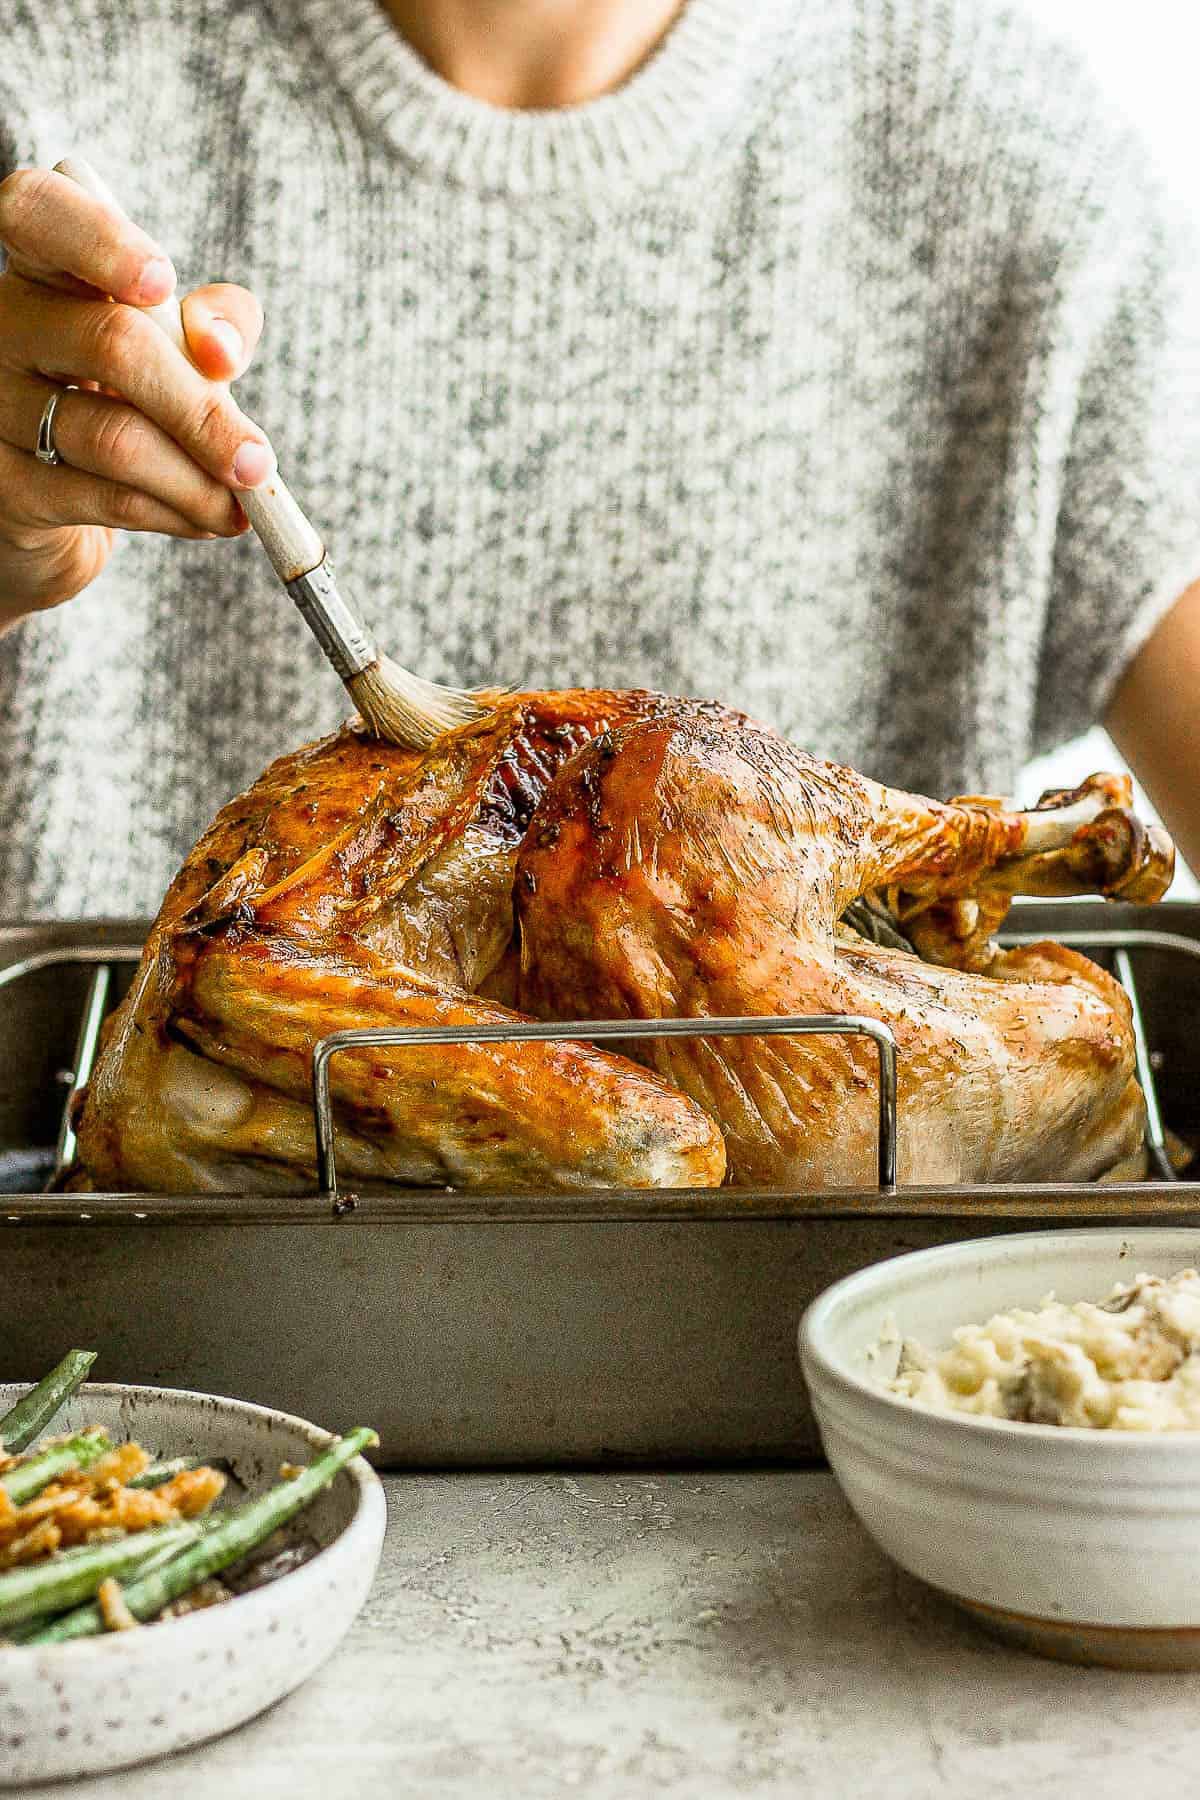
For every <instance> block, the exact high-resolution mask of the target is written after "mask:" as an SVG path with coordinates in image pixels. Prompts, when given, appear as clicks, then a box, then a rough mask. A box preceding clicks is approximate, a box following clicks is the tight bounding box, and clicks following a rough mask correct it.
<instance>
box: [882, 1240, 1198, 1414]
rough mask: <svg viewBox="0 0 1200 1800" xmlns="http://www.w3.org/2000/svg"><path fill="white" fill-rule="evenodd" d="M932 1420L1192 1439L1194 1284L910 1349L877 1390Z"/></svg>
mask: <svg viewBox="0 0 1200 1800" xmlns="http://www.w3.org/2000/svg"><path fill="white" fill-rule="evenodd" d="M885 1385H886V1387H887V1389H888V1391H889V1393H893V1394H900V1395H902V1396H903V1397H904V1398H905V1399H908V1400H911V1401H913V1402H914V1403H915V1404H916V1405H917V1406H924V1407H928V1408H930V1409H931V1410H932V1411H935V1412H956V1413H978V1414H981V1415H983V1416H985V1417H988V1418H994V1419H1023V1420H1026V1421H1030V1422H1033V1423H1035V1424H1040V1425H1090V1426H1095V1427H1097V1428H1099V1429H1101V1430H1104V1429H1109V1430H1112V1429H1117V1430H1122V1431H1194V1430H1198V1429H1200V1274H1197V1272H1196V1270H1195V1269H1184V1270H1182V1271H1181V1272H1180V1273H1179V1274H1178V1275H1172V1276H1171V1278H1170V1280H1167V1281H1164V1280H1163V1279H1162V1278H1161V1277H1160V1276H1158V1275H1139V1276H1138V1277H1137V1279H1136V1280H1135V1281H1133V1282H1131V1283H1130V1284H1129V1285H1128V1286H1127V1287H1123V1286H1121V1285H1120V1284H1119V1283H1118V1284H1117V1286H1115V1287H1114V1288H1113V1290H1112V1293H1111V1294H1110V1295H1109V1296H1108V1298H1107V1300H1100V1301H1097V1302H1095V1303H1093V1302H1092V1301H1089V1300H1078V1301H1076V1302H1075V1304H1074V1305H1073V1306H1066V1305H1064V1304H1063V1303H1062V1302H1061V1301H1058V1300H1056V1299H1055V1298H1054V1296H1053V1294H1050V1295H1047V1297H1046V1299H1045V1300H1044V1301H1043V1302H1042V1304H1041V1306H1040V1307H1038V1309H1037V1311H1036V1312H1026V1311H1023V1310H1021V1309H1020V1308H1015V1309H1014V1310H1013V1311H1012V1312H1008V1313H997V1314H996V1316H995V1318H993V1319H989V1320H988V1322H987V1324H986V1325H961V1326H959V1328H958V1330H957V1331H956V1332H955V1333H954V1342H953V1344H952V1345H951V1347H950V1348H949V1349H948V1350H943V1351H940V1352H938V1353H937V1354H932V1353H931V1352H929V1351H927V1350H925V1349H924V1348H923V1347H922V1346H921V1345H920V1344H919V1343H916V1342H914V1341H913V1340H911V1339H906V1340H905V1341H904V1342H903V1344H902V1346H901V1350H900V1361H899V1364H898V1366H897V1369H896V1374H895V1376H894V1377H893V1379H892V1380H891V1381H888V1382H887V1383H885Z"/></svg>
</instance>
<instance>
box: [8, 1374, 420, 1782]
mask: <svg viewBox="0 0 1200 1800" xmlns="http://www.w3.org/2000/svg"><path fill="white" fill-rule="evenodd" d="M23 1392H25V1387H24V1386H23V1385H20V1386H5V1385H4V1384H0V1414H2V1413H4V1412H6V1411H7V1409H8V1408H9V1407H10V1406H11V1405H12V1403H13V1402H14V1400H16V1399H18V1398H19V1396H20V1395H21V1394H22V1393H23ZM90 1424H97V1425H103V1426H104V1427H106V1429H107V1430H108V1431H109V1433H110V1435H111V1436H113V1437H120V1438H133V1439H136V1440H137V1441H138V1442H139V1443H142V1444H145V1445H146V1446H147V1448H149V1449H153V1450H155V1451H157V1452H159V1453H160V1454H161V1455H162V1456H212V1457H224V1458H225V1459H227V1460H228V1461H229V1462H230V1463H232V1465H233V1472H234V1474H235V1475H236V1476H237V1478H238V1480H239V1481H240V1482H242V1483H243V1484H244V1486H245V1487H246V1488H247V1489H248V1490H249V1492H250V1493H252V1494H253V1493H259V1492H261V1491H262V1490H263V1489H264V1488H267V1487H270V1486H271V1485H272V1483H273V1482H275V1481H276V1480H277V1479H278V1475H279V1464H280V1463H281V1462H301V1463H307V1462H311V1461H312V1459H313V1457H314V1456H315V1455H317V1454H318V1453H319V1452H320V1451H322V1450H324V1449H326V1448H327V1447H328V1445H329V1444H330V1443H331V1442H332V1438H331V1435H330V1433H329V1432H327V1431H321V1430H319V1429H318V1427H317V1426H315V1425H310V1424H308V1423H307V1421H306V1420H304V1419H296V1418H293V1417H292V1416H291V1415H290V1414H289V1413H280V1412H271V1411H269V1410H268V1409H267V1408H266V1407H263V1406H248V1405H246V1404H245V1403H243V1402H242V1401H240V1400H224V1399H218V1398H217V1397H216V1396H215V1395H213V1394H193V1393H188V1392H186V1391H181V1390H175V1389H171V1388H152V1387H125V1386H121V1385H118V1384H116V1383H89V1384H88V1385H86V1386H85V1387H83V1388H81V1389H80V1391H79V1393H78V1394H76V1395H75V1397H74V1398H73V1399H72V1400H71V1401H69V1402H68V1404H67V1405H66V1406H65V1407H64V1408H63V1409H62V1411H61V1412H60V1413H59V1414H58V1415H57V1416H56V1418H55V1420H54V1423H53V1425H52V1426H51V1428H50V1429H51V1430H53V1431H64V1430H70V1429H78V1428H80V1427H82V1426H84V1425H90ZM385 1510H386V1509H385V1503H384V1497H383V1489H382V1487H381V1486H380V1482H379V1478H378V1476H377V1475H376V1474H375V1472H374V1470H373V1469H372V1468H371V1467H370V1465H369V1464H368V1463H366V1462H364V1461H363V1459H362V1458H361V1457H356V1458H355V1459H354V1461H353V1462H351V1463H349V1464H347V1466H346V1467H345V1468H344V1469H342V1470H340V1471H339V1473H338V1474H337V1476H336V1477H335V1478H334V1480H333V1482H332V1483H331V1485H330V1486H329V1487H328V1488H327V1489H326V1490H325V1491H324V1493H322V1494H318V1495H317V1497H316V1499H315V1500H313V1502H312V1504H311V1505H310V1506H309V1507H307V1508H306V1509H305V1511H304V1512H303V1513H301V1514H300V1516H299V1519H298V1521H297V1529H298V1530H300V1531H302V1532H303V1533H304V1534H305V1535H306V1536H311V1537H313V1538H315V1539H316V1541H317V1543H318V1544H319V1545H320V1546H321V1549H320V1551H319V1552H318V1554H317V1555H316V1556H314V1557H313V1558H312V1559H311V1560H310V1561H309V1562H307V1563H304V1564H302V1565H301V1566H300V1567H299V1568H298V1569H294V1570H292V1571H291V1573H290V1574H287V1575H281V1576H280V1577H279V1578H278V1579H277V1580H275V1581H272V1582H268V1583H267V1584H265V1585H264V1586H263V1587H260V1588H255V1589H253V1590H252V1591H251V1592H249V1593H247V1594H240V1595H238V1596H237V1597H236V1598H235V1599H233V1600H229V1601H227V1602H225V1603H224V1604H223V1605H221V1606H214V1607H210V1608H208V1609H206V1610H204V1611H201V1612H196V1613H191V1614H189V1615H188V1616H186V1617H185V1618H182V1619H171V1620H166V1621H164V1622H163V1623H162V1624H161V1625H153V1626H147V1627H146V1628H145V1629H143V1630H141V1631H122V1632H114V1633H112V1634H111V1635H109V1636H106V1637H101V1638H84V1639H80V1640H78V1641H76V1642H75V1643H70V1644H56V1645H47V1646H45V1647H44V1648H42V1649H37V1650H35V1649H32V1648H30V1649H21V1648H19V1647H14V1648H8V1649H0V1786H5V1787H13V1786H17V1787H19V1786H22V1785H24V1784H25V1783H27V1782H33V1781H47V1780H50V1779H51V1778H53V1777H62V1776H67V1775H78V1774H83V1773H96V1772H98V1771H100V1770H103V1769H118V1768H123V1767H125V1766H126V1765H127V1764H129V1763H134V1762H141V1761H143V1760H145V1759H146V1758H148V1757H152V1756H162V1755H163V1754H164V1753H165V1752H166V1751H168V1750H180V1749H183V1748H184V1747H185V1746H186V1745H189V1744H198V1743H201V1742H202V1741H203V1740H204V1739H205V1738H211V1737H216V1736H218V1735H219V1734H220V1733H221V1732H223V1731H228V1730H230V1728H231V1727H232V1726H234V1725H240V1724H241V1723H242V1722H243V1721H244V1720H246V1719H249V1718H252V1717H253V1716H254V1714H255V1713H259V1712H262V1711H263V1709H264V1708H265V1707H267V1706H270V1705H271V1704H272V1702H273V1701H276V1700H279V1699H281V1698H282V1697H283V1695H284V1694H287V1693H290V1692H291V1691H292V1689H293V1688H295V1687H298V1686H299V1685H300V1683H301V1682H302V1681H304V1680H306V1679H307V1678H308V1676H309V1675H311V1674H312V1673H313V1671H314V1670H315V1669H317V1668H319V1666H320V1665H321V1663H323V1662H324V1661H325V1659H326V1657H327V1656H329V1654H330V1652H331V1651H332V1650H333V1649H334V1648H335V1647H336V1645H337V1644H338V1642H339V1641H340V1639H341V1638H342V1637H343V1635H344V1634H345V1632H346V1630H347V1628H348V1627H349V1625H350V1623H351V1621H352V1619H353V1618H354V1616H355V1614H356V1613H357V1612H358V1611H359V1608H360V1607H361V1606H362V1603H363V1601H364V1600H365V1599H366V1596H367V1591H368V1589H369V1588H370V1585H371V1580H372V1578H373V1576H374V1573H375V1569H376V1566H377V1564H378V1561H379V1551H380V1547H381V1545H382V1543H383V1528H384V1519H385ZM164 1780H165V1781H166V1783H167V1787H168V1788H169V1786H170V1778H169V1777H166V1776H164Z"/></svg>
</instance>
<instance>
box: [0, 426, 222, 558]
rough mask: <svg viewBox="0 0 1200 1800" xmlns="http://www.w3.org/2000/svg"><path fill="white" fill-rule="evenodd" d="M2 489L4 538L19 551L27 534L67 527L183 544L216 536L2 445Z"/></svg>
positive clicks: (169, 511) (147, 501) (106, 484)
mask: <svg viewBox="0 0 1200 1800" xmlns="http://www.w3.org/2000/svg"><path fill="white" fill-rule="evenodd" d="M0 489H3V491H4V494H5V505H4V520H3V522H2V523H0V538H8V539H9V541H11V542H13V543H14V544H17V545H18V546H20V543H21V540H22V538H23V537H24V536H25V535H26V534H28V535H30V536H33V535H34V534H37V533H39V532H45V531H51V530H54V529H55V528H56V527H60V526H64V525H71V526H79V525H105V526H108V527H109V529H111V530H117V531H159V532H165V533H166V534H167V535H168V536H169V537H181V538H204V537H211V536H212V535H213V534H212V533H211V532H207V531H202V530H201V529H200V528H199V527H198V526H197V525H195V524H194V523H193V521H192V520H191V519H187V518H185V517H184V516H183V514H182V513H178V512H176V511H175V510H174V508H173V507H170V506H165V505H164V504H163V502H162V501H161V500H156V499H155V498H154V497H153V495H151V494H145V493H142V492H141V491H140V490H139V489H138V488H133V487H126V486H123V485H122V484H121V483H120V482H116V481H104V480H100V479H98V478H97V477H96V476H95V475H85V474H83V473H82V472H81V471H80V470H78V469H72V468H70V467H69V466H68V465H67V464H66V463H60V464H59V465H58V467H57V468H48V467H47V466H46V464H45V463H40V462H38V461H37V460H36V458H35V457H32V456H26V455H25V454H24V453H23V452H21V451H19V450H14V449H13V448H12V447H11V445H9V444H0Z"/></svg>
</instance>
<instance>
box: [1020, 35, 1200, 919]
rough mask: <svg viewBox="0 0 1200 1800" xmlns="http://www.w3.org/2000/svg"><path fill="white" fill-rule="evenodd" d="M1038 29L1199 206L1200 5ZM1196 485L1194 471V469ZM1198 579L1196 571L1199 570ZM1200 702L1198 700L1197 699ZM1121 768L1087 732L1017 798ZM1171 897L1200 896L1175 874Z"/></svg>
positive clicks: (1040, 767) (1047, 760)
mask: <svg viewBox="0 0 1200 1800" xmlns="http://www.w3.org/2000/svg"><path fill="white" fill-rule="evenodd" d="M1027 4H1030V5H1031V6H1032V7H1033V9H1034V10H1035V11H1036V13H1037V16H1038V17H1039V18H1040V19H1041V20H1042V22H1043V23H1044V25H1045V26H1046V27H1047V28H1048V29H1050V30H1052V31H1055V32H1058V33H1061V35H1062V36H1064V37H1067V38H1070V39H1072V40H1073V41H1074V42H1075V43H1076V44H1078V45H1079V46H1080V47H1081V48H1082V49H1083V50H1084V51H1085V52H1086V53H1087V57H1088V61H1089V62H1090V64H1091V66H1092V69H1093V70H1094V72H1095V74H1096V76H1097V77H1098V79H1099V80H1100V82H1101V83H1102V85H1103V86H1104V88H1105V89H1106V91H1107V93H1108V95H1109V97H1110V98H1111V100H1112V103H1113V105H1114V106H1115V107H1116V108H1118V109H1119V110H1120V111H1121V112H1123V113H1124V114H1125V115H1126V116H1127V117H1129V118H1131V119H1133V120H1134V121H1135V122H1136V123H1137V124H1138V126H1139V127H1140V128H1141V130H1142V133H1143V135H1144V136H1145V138H1146V139H1147V141H1148V142H1149V144H1150V145H1151V148H1152V149H1153V150H1154V152H1155V154H1156V156H1157V159H1158V162H1159V165H1160V168H1161V170H1162V172H1163V174H1164V175H1165V177H1166V178H1167V180H1168V181H1169V182H1170V183H1171V185H1172V186H1173V187H1174V189H1175V191H1176V193H1177V194H1178V195H1179V196H1180V198H1181V199H1183V200H1184V202H1185V203H1186V204H1189V205H1191V206H1193V207H1195V206H1196V205H1200V113H1198V109H1197V105H1196V96H1197V88H1198V87H1200V5H1197V0H1120V3H1119V4H1118V3H1117V0H1027ZM1197 479H1198V480H1200V470H1197ZM1196 572H1197V575H1198V576H1200V567H1198V568H1197V571H1196ZM1197 698H1198V700H1200V696H1197ZM1120 767H1121V761H1120V758H1119V756H1118V755H1117V752H1116V751H1115V750H1114V749H1113V747H1112V746H1111V744H1110V743H1109V741H1108V739H1107V738H1106V737H1105V735H1104V733H1103V732H1101V731H1092V732H1089V733H1088V735H1087V736H1086V737H1083V738H1079V739H1077V740H1076V742H1075V743H1074V744H1071V745H1068V746H1067V747H1066V748H1064V749H1063V750H1060V751H1057V752H1056V753H1055V754H1054V755H1053V756H1048V757H1042V758H1040V759H1039V761H1038V762H1036V763H1034V764H1033V765H1032V766H1031V768H1030V769H1029V770H1027V771H1026V776H1025V780H1024V782H1023V784H1022V790H1021V791H1022V795H1023V797H1025V798H1027V799H1031V798H1033V797H1034V796H1035V795H1036V794H1037V793H1038V792H1039V791H1040V790H1041V789H1042V788H1043V787H1049V786H1059V785H1064V786H1065V785H1067V784H1068V783H1071V782H1075V781H1078V780H1079V779H1080V778H1081V777H1082V776H1084V775H1088V774H1090V773H1091V772H1092V770H1093V769H1100V768H1116V769H1119V768H1120ZM1172 893H1173V894H1176V895H1183V894H1200V885H1197V883H1196V882H1195V881H1194V880H1193V879H1192V878H1191V877H1190V876H1189V875H1188V873H1187V872H1186V871H1183V872H1181V874H1180V876H1178V877H1177V879H1176V885H1175V887H1174V888H1173V889H1172Z"/></svg>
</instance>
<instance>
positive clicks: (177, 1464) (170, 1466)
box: [125, 1456, 201, 1488]
mask: <svg viewBox="0 0 1200 1800" xmlns="http://www.w3.org/2000/svg"><path fill="white" fill-rule="evenodd" d="M200 1466H201V1458H200V1457H198V1456H174V1457H172V1458H171V1460H170V1462H152V1463H150V1464H149V1465H148V1466H147V1467H146V1468H144V1469H143V1470H142V1472H141V1474H140V1475H133V1476H131V1477H130V1479H129V1480H128V1481H127V1482H126V1483H125V1486H126V1487H131V1488H156V1487H161V1486H162V1484H163V1482H164V1481H170V1480H171V1479H172V1477H173V1476H176V1475H182V1474H184V1473H185V1472H186V1471H187V1470H188V1469H198V1468H200Z"/></svg>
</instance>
